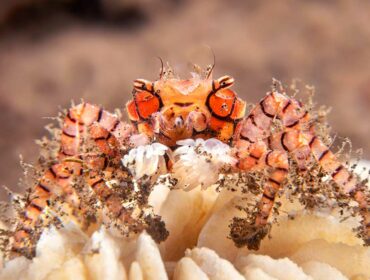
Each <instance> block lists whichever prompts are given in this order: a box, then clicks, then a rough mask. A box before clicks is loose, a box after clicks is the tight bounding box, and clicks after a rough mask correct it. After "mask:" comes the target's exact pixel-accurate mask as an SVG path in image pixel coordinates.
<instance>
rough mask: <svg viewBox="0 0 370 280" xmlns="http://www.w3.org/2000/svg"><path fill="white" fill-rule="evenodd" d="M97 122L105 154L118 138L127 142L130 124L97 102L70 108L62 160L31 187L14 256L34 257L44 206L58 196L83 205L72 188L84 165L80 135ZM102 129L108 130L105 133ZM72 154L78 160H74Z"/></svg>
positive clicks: (99, 143) (97, 135) (98, 139)
mask: <svg viewBox="0 0 370 280" xmlns="http://www.w3.org/2000/svg"><path fill="white" fill-rule="evenodd" d="M95 123H96V124H97V125H99V126H100V127H101V128H102V129H101V130H100V133H99V129H96V128H95V129H90V130H94V133H95V134H93V136H94V137H95V138H94V141H95V143H96V145H97V146H98V147H99V149H100V150H101V151H102V153H103V154H104V153H105V154H107V155H112V154H113V153H114V151H115V150H114V149H113V145H112V144H113V142H114V141H116V139H118V140H120V141H121V142H122V143H123V142H125V141H126V138H127V137H128V135H129V133H130V128H129V127H128V125H126V124H124V123H122V122H120V121H119V120H118V118H117V117H116V116H114V115H112V114H109V113H108V112H105V111H103V110H102V109H101V108H99V107H97V106H94V105H90V104H88V103H83V104H80V105H78V106H76V107H73V108H71V109H69V110H68V114H67V116H66V117H65V119H64V123H63V127H62V135H61V139H60V142H61V147H60V151H59V153H58V161H59V162H58V163H56V164H54V165H52V166H51V167H50V168H49V169H48V170H47V171H46V172H45V174H44V175H43V176H42V177H41V179H40V180H39V182H38V184H37V185H36V186H35V187H34V189H33V190H32V191H31V194H30V196H29V199H28V202H27V203H26V206H25V210H24V213H23V214H22V215H21V217H20V221H19V222H18V224H17V226H16V230H15V234H14V237H13V242H12V244H11V249H10V254H11V255H12V256H16V255H19V254H21V255H25V256H27V257H32V256H33V255H34V243H35V242H36V241H37V238H38V237H37V236H35V235H36V231H35V227H36V224H37V222H39V221H40V217H41V216H42V213H43V212H44V209H45V207H46V206H48V205H50V204H51V203H52V201H53V200H54V199H55V197H58V196H59V197H60V196H62V197H63V199H64V200H65V201H66V202H67V203H69V204H71V205H72V206H73V207H74V208H78V207H79V206H80V199H79V198H78V195H77V193H76V192H75V190H74V189H73V180H74V176H79V175H82V173H83V168H84V167H83V165H82V162H81V159H82V157H81V156H80V154H81V153H80V152H81V151H80V144H81V139H82V137H83V135H84V133H85V132H86V129H87V128H91V127H94V124H95ZM102 130H106V131H107V132H106V133H105V134H104V133H103V134H102V133H101V132H102ZM109 131H110V133H109ZM113 135H114V136H113ZM73 158H74V159H75V160H71V159H73ZM67 159H68V160H67ZM103 160H104V163H103V167H104V166H105V167H107V159H106V158H104V157H103ZM94 162H95V163H94ZM96 162H97V159H95V160H92V161H90V165H96ZM91 186H92V187H93V190H97V189H99V188H98V184H97V183H96V182H94V183H92V184H91ZM98 193H99V194H101V193H100V192H98ZM112 199H113V198H112Z"/></svg>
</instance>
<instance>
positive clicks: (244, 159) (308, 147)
mask: <svg viewBox="0 0 370 280" xmlns="http://www.w3.org/2000/svg"><path fill="white" fill-rule="evenodd" d="M274 119H278V120H280V121H281V124H282V125H283V128H282V131H283V132H280V133H273V131H272V129H271V128H272V124H273V120H274ZM309 121H310V119H309V113H308V112H307V111H306V110H305V109H304V108H303V106H302V104H301V103H300V102H298V101H296V100H294V99H290V98H288V97H286V96H285V95H282V94H279V93H276V92H272V93H269V94H268V95H267V96H266V97H265V98H264V99H262V100H261V102H260V103H259V104H258V105H257V106H256V107H255V108H254V109H253V110H252V111H251V113H250V115H249V116H248V117H247V118H246V119H244V120H243V121H242V122H240V123H239V125H238V127H237V130H236V132H237V134H236V135H235V138H234V143H233V144H234V147H235V149H236V156H237V157H238V158H239V163H238V167H239V168H240V169H242V170H251V169H254V168H257V167H259V168H263V167H266V165H268V164H267V162H266V163H265V164H263V163H262V164H261V160H260V159H261V158H263V157H262V156H263V153H266V150H279V151H282V152H285V153H287V154H292V155H293V156H294V157H296V158H298V164H299V167H300V168H302V169H303V168H304V167H305V163H307V161H308V160H309V154H310V153H311V154H312V155H313V156H314V159H315V160H316V161H317V162H318V163H319V164H320V166H321V167H322V168H323V170H325V171H326V172H327V173H328V174H330V175H331V177H332V179H333V180H334V181H335V182H336V183H337V184H338V185H339V186H340V188H341V191H342V192H343V193H344V194H346V195H350V196H351V197H353V199H354V200H355V201H356V202H357V203H358V205H359V208H360V213H361V215H362V217H363V225H362V227H363V233H364V239H365V243H366V244H369V236H370V232H369V226H370V220H369V213H368V207H369V198H368V195H367V194H366V192H365V191H364V190H365V189H366V186H361V185H360V184H359V183H358V180H357V178H356V176H355V175H354V174H351V172H350V171H348V170H347V169H346V168H345V167H344V166H343V165H342V164H341V163H340V161H339V160H338V159H337V158H336V157H335V155H334V154H333V153H332V152H331V151H330V150H329V148H328V147H327V146H326V145H325V144H324V143H323V142H322V141H321V140H320V139H319V138H318V137H317V136H316V135H315V134H314V133H313V132H311V131H310V125H309ZM277 163H278V162H275V164H277ZM281 164H282V165H283V166H285V160H282V162H281ZM273 172H274V171H273ZM272 174H273V173H272ZM270 178H271V177H270ZM280 178H283V177H280ZM279 184H280V183H279ZM262 201H263V202H261V203H260V204H259V205H264V206H263V208H264V209H266V210H264V211H261V212H262V216H261V215H260V216H261V217H265V216H267V217H268V216H269V215H268V213H267V212H268V211H271V209H272V205H273V200H270V202H268V198H266V197H263V198H262ZM260 208H261V206H260ZM261 210H262V209H261ZM261 217H257V218H256V221H255V225H256V226H259V225H264V224H265V222H264V221H265V220H267V218H263V219H262V218H261Z"/></svg>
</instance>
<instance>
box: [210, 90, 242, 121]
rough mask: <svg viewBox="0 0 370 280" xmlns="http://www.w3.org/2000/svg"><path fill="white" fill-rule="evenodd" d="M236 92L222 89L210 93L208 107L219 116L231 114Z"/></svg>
mask: <svg viewBox="0 0 370 280" xmlns="http://www.w3.org/2000/svg"><path fill="white" fill-rule="evenodd" d="M235 99H236V94H235V93H234V92H233V91H232V90H229V89H224V90H220V91H218V92H216V93H215V94H212V95H211V96H210V97H209V103H208V105H209V107H210V109H211V111H212V112H213V113H214V114H215V115H217V116H219V117H227V116H229V115H230V114H231V112H232V110H233V107H234V103H235Z"/></svg>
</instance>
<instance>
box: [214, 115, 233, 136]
mask: <svg viewBox="0 0 370 280" xmlns="http://www.w3.org/2000/svg"><path fill="white" fill-rule="evenodd" d="M209 127H210V128H211V129H212V130H214V131H217V132H218V135H217V138H218V139H219V140H221V141H228V140H229V139H230V138H231V137H232V136H233V134H234V124H233V123H231V122H227V121H223V120H219V119H217V118H215V117H211V121H210V123H209Z"/></svg>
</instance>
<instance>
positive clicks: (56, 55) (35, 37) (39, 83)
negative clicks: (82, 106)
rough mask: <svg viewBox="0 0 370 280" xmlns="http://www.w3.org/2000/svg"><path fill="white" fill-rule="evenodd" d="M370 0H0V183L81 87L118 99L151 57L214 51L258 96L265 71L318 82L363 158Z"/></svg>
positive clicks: (246, 94) (98, 99)
mask: <svg viewBox="0 0 370 280" xmlns="http://www.w3.org/2000/svg"><path fill="white" fill-rule="evenodd" d="M369 11H370V2H368V1H344V0H343V1H301V2H300V1H242V0H240V1H236V0H229V1H199V0H187V1H186V0H183V1H181V0H177V1H174V0H172V1H170V0H154V1H149V0H141V1H129V0H100V1H99V0H91V1H87V0H78V1H77V0H76V1H75V0H59V1H57V0H54V1H51V0H50V1H45V0H33V1H32V0H7V1H1V4H0V125H1V129H0V155H1V158H0V184H6V185H7V186H10V187H12V188H14V189H15V188H17V180H18V178H19V177H20V175H21V173H22V171H21V169H20V167H19V163H18V162H19V154H22V155H23V156H24V158H25V159H26V161H28V162H32V161H34V160H35V159H36V158H37V153H38V152H37V149H38V148H37V146H36V145H35V144H34V139H36V138H40V137H41V136H42V135H44V134H46V132H45V130H44V129H43V127H44V125H46V124H47V123H49V122H50V120H49V119H46V117H50V116H55V115H56V113H57V111H58V107H59V106H61V107H68V106H69V104H70V100H71V99H74V100H75V101H78V100H79V99H80V98H84V99H85V100H87V101H89V102H93V103H99V104H102V105H104V107H106V108H107V109H109V110H112V109H114V108H122V107H123V106H124V104H125V102H126V100H127V99H128V98H129V97H130V92H131V85H132V80H133V79H135V78H138V77H142V78H147V79H156V78H157V76H158V71H159V62H158V61H157V59H156V56H161V57H162V58H163V59H164V60H166V61H169V62H170V63H171V65H173V66H174V67H175V68H176V69H178V70H179V71H180V72H181V73H185V72H186V71H185V70H184V69H186V67H187V64H188V62H199V61H201V62H202V63H205V62H211V61H212V58H211V54H210V52H209V50H207V48H205V47H204V45H208V46H210V47H211V48H212V49H213V50H214V52H215V54H216V57H217V67H216V69H215V75H216V76H220V75H223V74H226V73H227V74H230V75H232V76H234V77H235V79H236V85H235V89H236V90H237V92H238V93H239V95H241V96H242V97H243V98H244V99H246V100H247V101H249V102H256V101H257V100H258V99H260V98H261V97H262V96H263V95H264V94H265V92H266V91H267V90H268V89H269V87H270V84H271V78H272V77H275V78H278V79H280V80H282V81H283V82H285V83H289V82H290V81H291V79H293V78H300V79H301V80H303V81H305V82H306V83H308V84H312V85H315V87H316V90H317V91H316V92H317V93H316V98H315V100H316V101H317V102H318V103H319V104H325V105H329V106H331V107H332V108H333V111H332V113H331V115H330V122H331V124H332V126H333V131H335V132H337V133H338V135H339V136H348V137H350V138H351V139H352V141H353V145H354V148H360V147H362V148H363V149H364V154H365V157H367V158H370V142H369V140H368V139H369V136H370V123H369V121H370V118H369V117H370V112H369V109H370V28H369V26H370V17H369Z"/></svg>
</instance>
